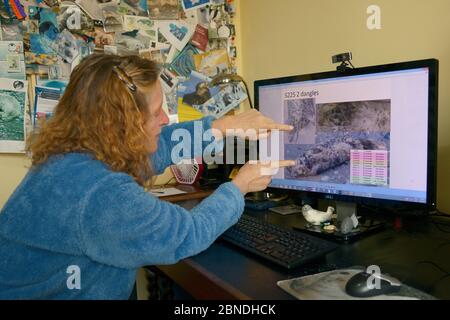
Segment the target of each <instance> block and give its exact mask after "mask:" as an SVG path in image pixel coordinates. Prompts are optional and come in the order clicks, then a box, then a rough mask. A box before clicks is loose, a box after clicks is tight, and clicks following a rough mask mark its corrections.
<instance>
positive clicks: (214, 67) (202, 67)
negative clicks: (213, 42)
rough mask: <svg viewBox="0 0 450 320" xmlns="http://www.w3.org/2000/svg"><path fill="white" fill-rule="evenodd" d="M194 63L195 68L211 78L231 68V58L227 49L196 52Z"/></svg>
mask: <svg viewBox="0 0 450 320" xmlns="http://www.w3.org/2000/svg"><path fill="white" fill-rule="evenodd" d="M194 64H195V70H197V71H198V72H201V73H203V74H206V75H207V76H208V77H211V78H213V77H215V76H217V75H218V74H219V73H223V72H226V71H228V70H229V69H230V60H229V57H228V52H227V50H226V49H219V50H213V51H208V52H205V53H201V54H196V55H194Z"/></svg>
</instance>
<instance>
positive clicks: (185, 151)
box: [171, 121, 281, 175]
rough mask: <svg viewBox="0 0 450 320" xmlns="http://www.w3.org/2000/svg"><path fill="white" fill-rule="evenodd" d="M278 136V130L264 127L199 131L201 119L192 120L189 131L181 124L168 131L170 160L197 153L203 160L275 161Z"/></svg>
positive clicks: (176, 161)
mask: <svg viewBox="0 0 450 320" xmlns="http://www.w3.org/2000/svg"><path fill="white" fill-rule="evenodd" d="M280 136H281V135H280V131H279V130H270V131H268V130H266V129H260V130H255V129H246V130H244V129H227V130H226V131H225V133H222V132H221V131H219V130H217V129H208V130H206V131H203V123H202V121H195V122H194V130H193V134H192V133H191V131H189V130H187V129H184V128H178V129H175V130H174V131H173V132H172V136H171V141H172V142H173V143H174V144H173V146H172V150H171V160H172V163H174V164H183V163H186V162H187V163H189V160H190V159H193V158H196V157H199V158H200V156H201V157H202V158H203V160H202V162H204V163H206V164H231V165H233V164H245V163H246V162H248V161H250V162H255V161H256V160H257V159H260V161H259V162H262V163H263V164H264V163H265V162H267V163H269V162H275V161H279V160H280V150H281V148H280ZM236 137H237V139H235V138H236ZM246 141H247V142H246ZM275 173H276V168H272V169H271V172H270V174H271V175H272V174H275ZM267 174H269V173H267Z"/></svg>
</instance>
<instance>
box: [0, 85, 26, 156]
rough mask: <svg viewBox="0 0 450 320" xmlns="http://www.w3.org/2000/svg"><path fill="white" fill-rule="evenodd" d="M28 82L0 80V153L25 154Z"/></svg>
mask: <svg viewBox="0 0 450 320" xmlns="http://www.w3.org/2000/svg"><path fill="white" fill-rule="evenodd" d="M27 88H28V86H27V82H26V81H25V80H13V79H5V78H0V152H4V153H23V152H25V107H26V101H27Z"/></svg>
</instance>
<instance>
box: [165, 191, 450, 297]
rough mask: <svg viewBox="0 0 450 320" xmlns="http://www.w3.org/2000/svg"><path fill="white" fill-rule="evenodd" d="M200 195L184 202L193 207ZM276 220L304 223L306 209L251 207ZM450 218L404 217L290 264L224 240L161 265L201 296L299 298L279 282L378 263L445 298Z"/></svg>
mask: <svg viewBox="0 0 450 320" xmlns="http://www.w3.org/2000/svg"><path fill="white" fill-rule="evenodd" d="M198 201H199V200H198V199H197V200H196V201H194V202H193V201H185V202H179V203H178V204H180V205H183V206H185V205H186V206H187V208H192V207H193V206H194V205H195V204H194V203H195V202H197V203H198ZM247 214H250V215H253V216H257V217H258V218H261V219H264V220H266V221H269V222H271V223H274V224H278V225H283V226H298V227H299V226H301V225H302V224H304V223H305V221H304V219H303V217H302V216H301V215H290V216H281V215H277V214H274V213H271V212H268V211H267V212H248V213H247ZM449 232H450V219H449V218H439V217H428V218H416V217H404V218H403V226H402V228H401V229H394V227H393V224H392V223H388V226H387V227H386V229H385V230H383V231H382V232H379V233H376V234H373V235H370V236H368V237H366V238H364V239H361V240H359V241H357V242H354V243H349V244H341V245H340V247H339V248H338V249H337V250H335V251H333V252H330V253H329V254H327V255H326V256H325V257H323V259H321V260H320V261H317V262H314V263H312V264H308V265H305V266H302V267H300V268H297V269H294V270H292V271H291V270H286V269H283V268H281V267H278V266H277V265H274V264H272V263H270V262H268V261H266V260H263V259H260V258H258V257H256V256H254V255H252V254H250V253H248V252H246V251H243V250H241V249H238V248H236V247H234V246H232V245H229V244H227V243H224V242H222V241H220V240H218V241H216V242H215V243H214V244H213V245H212V246H211V247H209V248H208V249H207V250H206V251H204V252H202V253H200V254H198V255H196V256H194V257H191V258H188V259H184V260H183V261H180V262H179V263H177V264H175V265H169V266H158V269H159V270H160V271H162V272H163V273H164V274H165V275H166V276H168V277H169V278H171V279H172V280H173V281H174V282H175V283H177V284H178V285H179V286H181V287H182V288H183V289H184V290H185V291H186V292H188V293H189V294H190V295H191V296H192V297H194V298H196V299H263V300H264V299H273V300H277V299H293V297H292V296H290V295H289V294H287V293H285V292H284V291H283V290H281V289H280V288H279V287H278V286H277V285H276V282H277V281H279V280H285V279H288V278H293V277H298V276H301V275H305V274H308V273H313V272H311V271H312V270H315V269H317V270H320V268H323V267H326V266H336V267H337V268H341V267H349V266H356V265H358V266H369V265H378V266H380V267H381V271H382V272H383V273H389V274H391V275H393V276H395V277H397V278H398V279H399V280H400V281H402V282H404V283H405V284H407V285H409V286H412V287H414V288H417V289H420V290H422V291H424V292H427V293H429V294H431V295H433V296H435V297H437V298H440V299H450V276H449V275H448V274H447V275H445V274H444V272H443V270H447V272H449V271H450V254H449V252H450V233H449Z"/></svg>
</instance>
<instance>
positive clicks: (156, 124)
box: [144, 81, 169, 153]
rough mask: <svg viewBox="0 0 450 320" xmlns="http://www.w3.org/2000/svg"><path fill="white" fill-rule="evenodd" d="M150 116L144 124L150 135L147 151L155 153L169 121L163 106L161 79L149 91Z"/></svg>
mask: <svg viewBox="0 0 450 320" xmlns="http://www.w3.org/2000/svg"><path fill="white" fill-rule="evenodd" d="M147 101H149V103H148V106H147V108H148V118H147V119H146V122H145V124H144V130H145V133H146V134H147V135H148V137H149V141H148V144H147V151H148V152H149V153H154V152H155V151H156V150H157V149H158V141H159V135H160V134H161V130H162V127H164V126H165V125H167V124H168V123H169V117H168V116H167V115H166V113H165V112H164V110H163V108H162V104H163V91H162V88H161V84H160V82H159V81H156V83H155V84H154V85H153V87H152V89H151V90H150V91H149V93H147Z"/></svg>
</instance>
